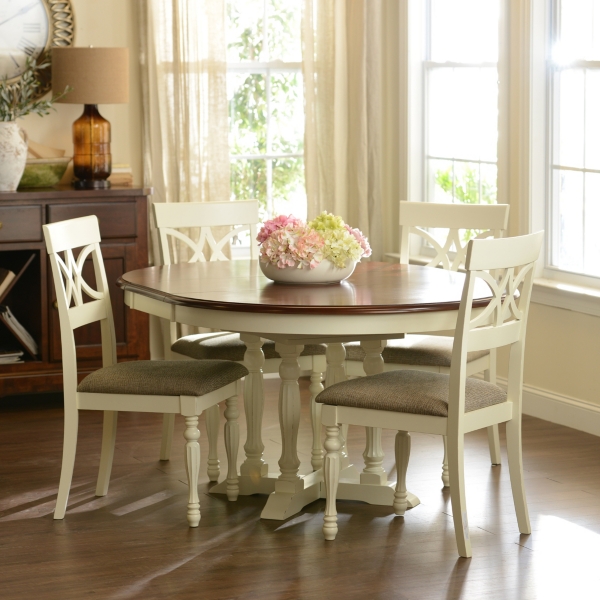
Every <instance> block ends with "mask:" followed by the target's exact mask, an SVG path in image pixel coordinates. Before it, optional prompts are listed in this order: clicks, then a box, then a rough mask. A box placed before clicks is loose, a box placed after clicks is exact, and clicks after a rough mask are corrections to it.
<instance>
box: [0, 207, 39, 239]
mask: <svg viewBox="0 0 600 600" xmlns="http://www.w3.org/2000/svg"><path fill="white" fill-rule="evenodd" d="M41 241H42V207H41V206H0V242H41Z"/></svg>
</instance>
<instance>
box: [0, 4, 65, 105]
mask: <svg viewBox="0 0 600 600" xmlns="http://www.w3.org/2000/svg"><path fill="white" fill-rule="evenodd" d="M74 32H75V24H74V20H73V8H72V6H71V2H70V0H0V79H4V78H5V77H6V78H7V80H8V83H9V85H14V86H18V85H19V84H20V80H21V75H22V74H23V71H24V69H25V61H26V60H27V58H28V57H31V58H35V59H36V60H37V62H38V63H39V62H41V61H42V60H44V58H46V57H47V54H48V52H49V50H50V48H52V47H53V46H72V45H73V39H74ZM49 71H50V69H44V70H43V71H41V73H40V82H41V85H40V87H39V88H38V95H39V96H43V95H44V94H45V93H46V92H48V91H49V90H50V86H51V76H50V72H49Z"/></svg>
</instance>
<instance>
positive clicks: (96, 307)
mask: <svg viewBox="0 0 600 600" xmlns="http://www.w3.org/2000/svg"><path fill="white" fill-rule="evenodd" d="M43 230H44V238H45V240H46V249H47V250H48V256H49V258H50V265H51V267H52V277H53V279H54V288H55V290H56V302H57V305H58V316H59V319H60V337H61V346H62V361H63V379H64V388H65V394H67V393H69V392H72V393H74V391H75V389H76V388H77V356H76V353H75V337H74V333H73V331H74V330H75V329H77V328H78V327H82V326H83V325H87V324H89V323H95V322H96V321H100V331H101V335H102V364H103V366H105V367H107V366H110V365H112V364H115V363H116V362H117V352H116V342H115V328H114V322H113V314H112V307H111V304H110V293H109V289H108V283H107V281H106V272H105V270H104V262H103V260H102V253H101V251H100V228H99V226H98V218H97V217H96V216H94V215H92V216H89V217H81V218H79V219H70V220H68V221H60V222H59V223H52V224H50V225H44V226H43ZM77 248H81V250H80V251H79V253H78V255H77V257H75V254H74V252H73V250H76V249H77ZM61 253H62V255H63V256H62V257H61ZM87 258H91V259H92V264H93V267H94V276H95V280H96V284H95V285H96V289H94V288H93V287H92V286H91V285H90V284H89V283H88V282H87V281H85V280H84V278H83V268H84V263H85V261H86V259H87ZM86 296H87V298H89V301H85V300H86Z"/></svg>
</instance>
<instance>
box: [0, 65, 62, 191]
mask: <svg viewBox="0 0 600 600" xmlns="http://www.w3.org/2000/svg"><path fill="white" fill-rule="evenodd" d="M49 66H50V63H49V62H44V63H42V64H39V65H38V64H37V63H36V61H35V59H27V63H26V67H25V70H24V71H23V74H22V76H21V82H20V83H19V85H10V84H9V83H8V80H7V77H4V78H3V79H2V80H0V191H2V192H13V191H15V190H16V189H17V185H19V181H20V180H21V176H22V175H23V171H24V169H25V161H26V160H27V135H26V133H25V131H24V130H23V129H21V128H20V127H19V126H18V125H17V119H18V118H20V117H24V116H25V115H28V114H29V113H35V114H38V115H40V117H43V116H44V115H47V114H49V112H50V109H51V108H52V105H53V104H54V102H56V100H58V99H59V98H61V97H62V96H64V95H65V94H66V93H68V92H69V91H70V90H69V89H68V88H67V89H65V90H64V92H62V93H60V94H57V95H54V96H52V98H50V99H49V100H40V99H38V96H39V93H38V88H39V87H40V85H41V83H40V79H39V76H38V72H39V71H41V70H42V69H47V68H48V67H49Z"/></svg>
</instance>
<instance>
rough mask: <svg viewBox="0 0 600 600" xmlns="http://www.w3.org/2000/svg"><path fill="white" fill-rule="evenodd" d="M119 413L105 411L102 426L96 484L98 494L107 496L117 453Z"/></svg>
mask: <svg viewBox="0 0 600 600" xmlns="http://www.w3.org/2000/svg"><path fill="white" fill-rule="evenodd" d="M118 416H119V413H118V412H117V411H113V410H105V411H104V425H103V427H102V451H101V452H100V469H99V471H98V482H97V484H96V496H106V494H107V493H108V483H109V481H110V472H111V471H112V463H113V456H114V454H115V439H116V437H117V417H118Z"/></svg>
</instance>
